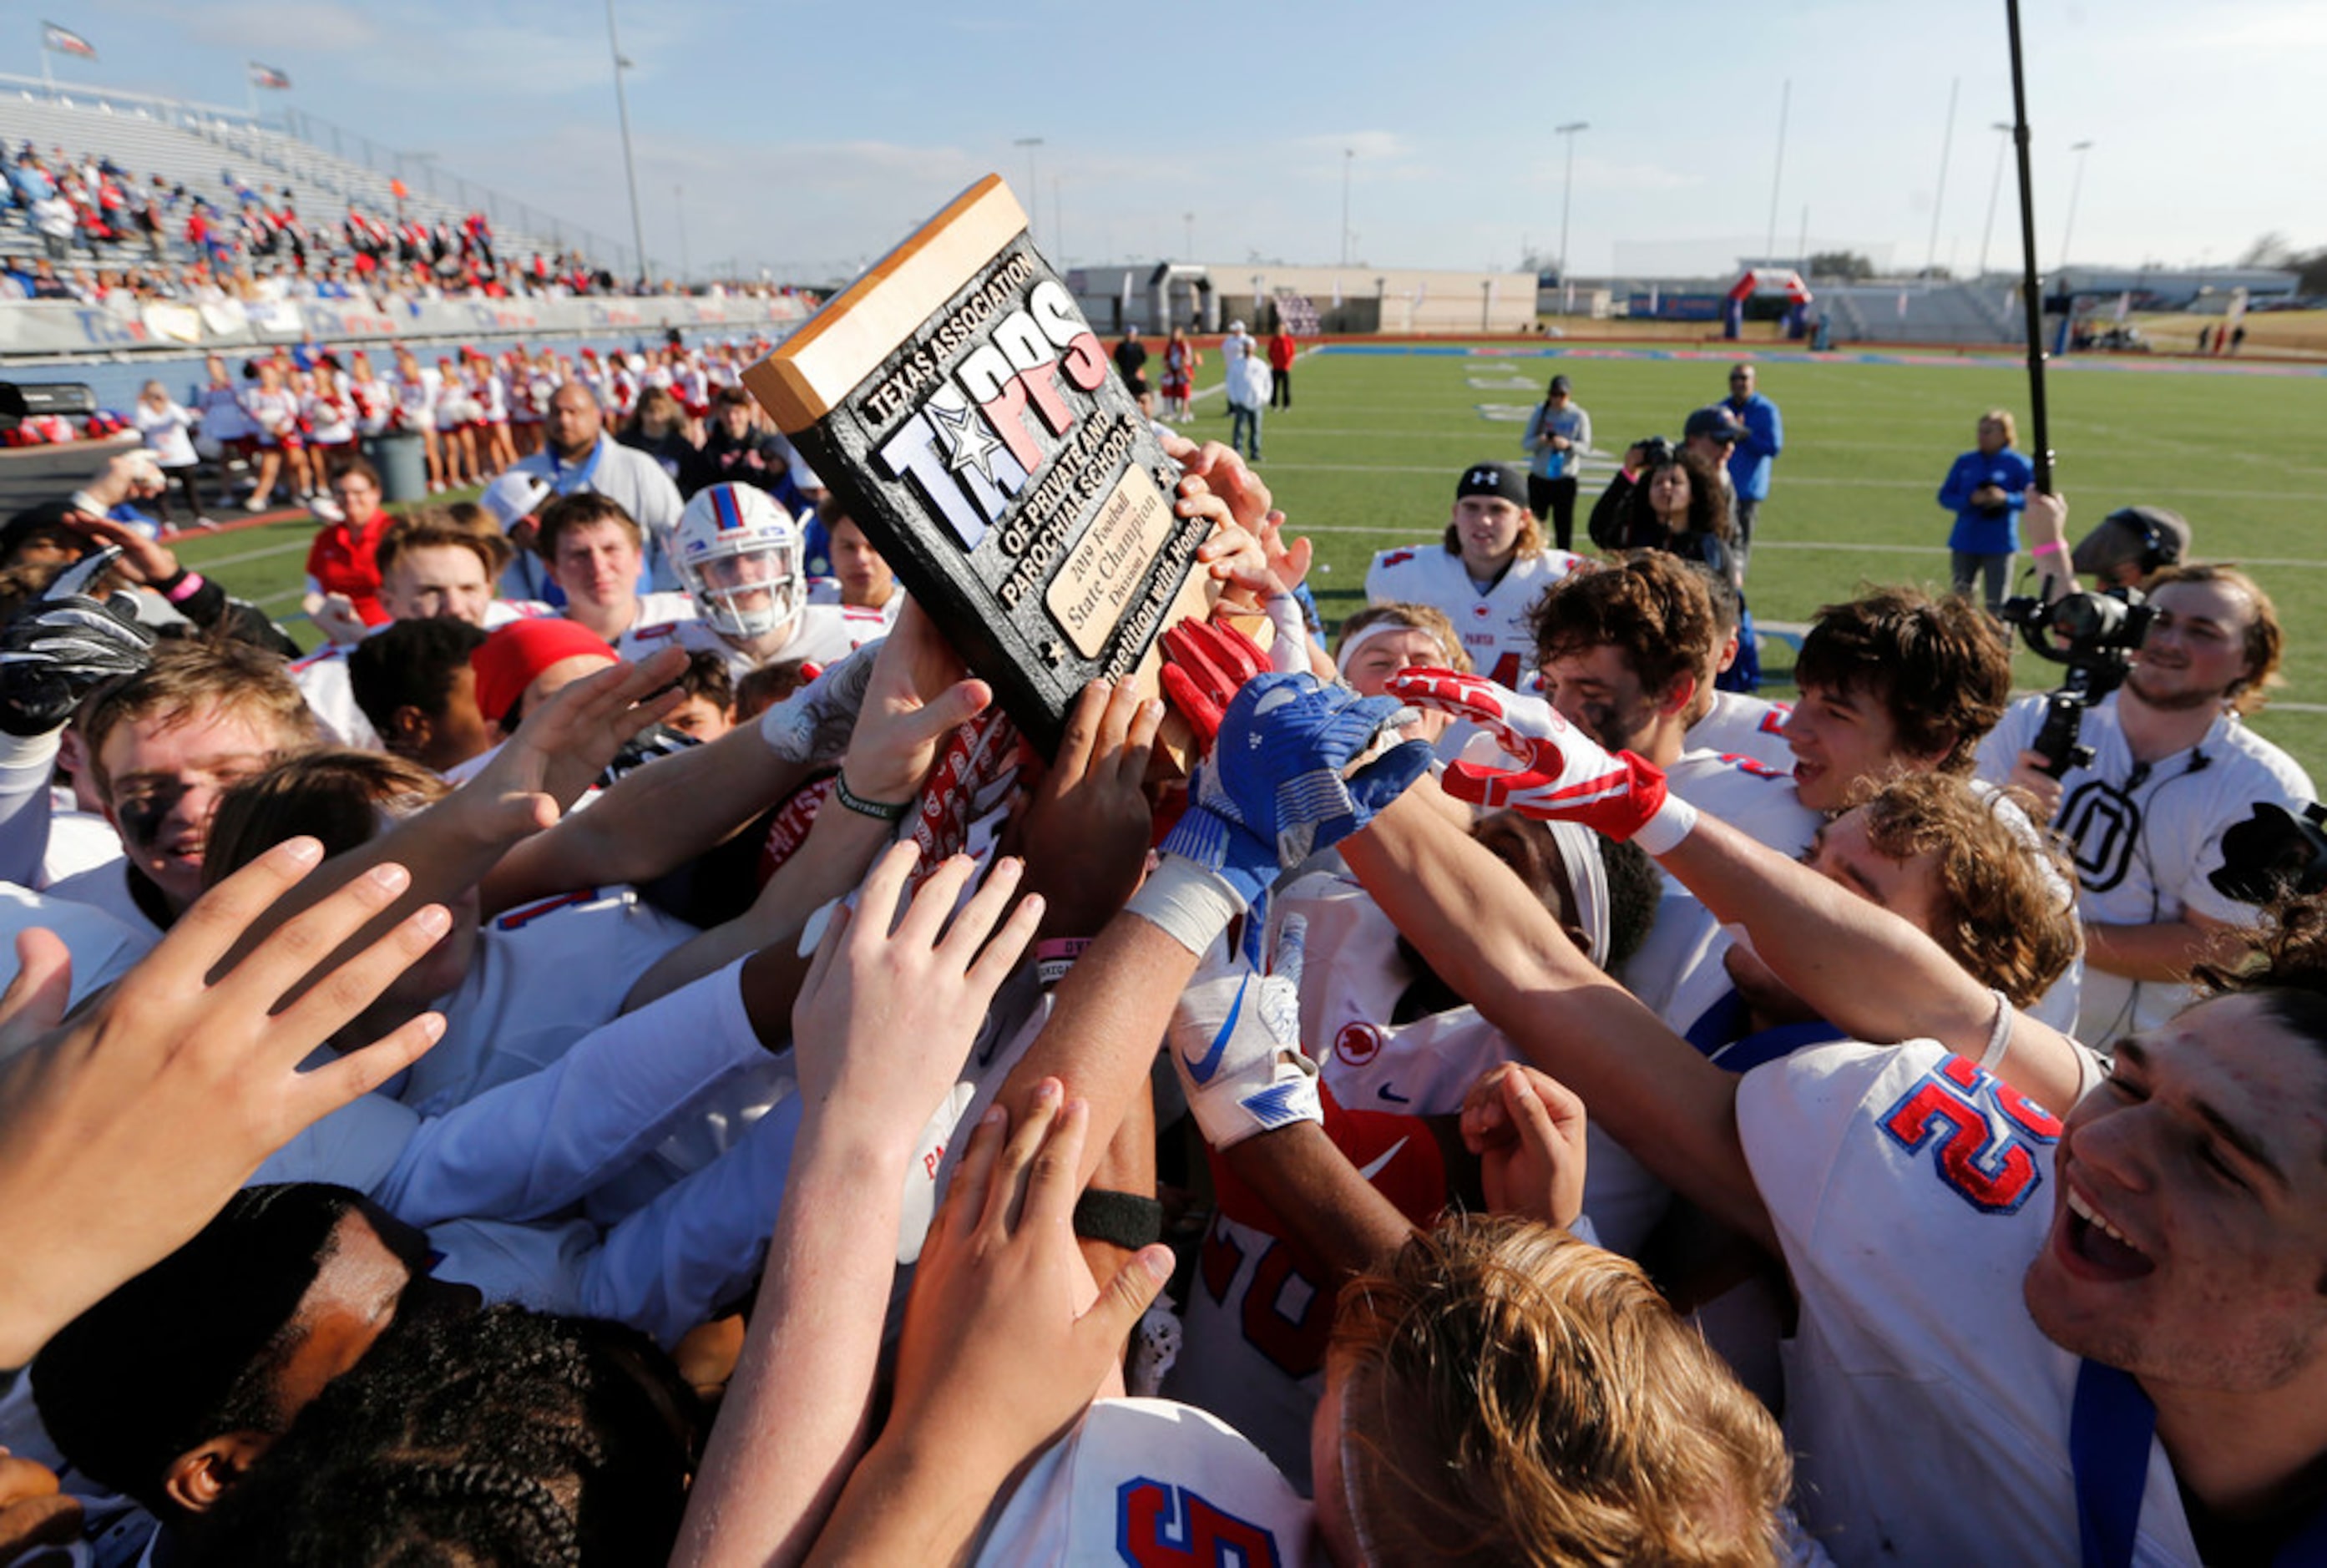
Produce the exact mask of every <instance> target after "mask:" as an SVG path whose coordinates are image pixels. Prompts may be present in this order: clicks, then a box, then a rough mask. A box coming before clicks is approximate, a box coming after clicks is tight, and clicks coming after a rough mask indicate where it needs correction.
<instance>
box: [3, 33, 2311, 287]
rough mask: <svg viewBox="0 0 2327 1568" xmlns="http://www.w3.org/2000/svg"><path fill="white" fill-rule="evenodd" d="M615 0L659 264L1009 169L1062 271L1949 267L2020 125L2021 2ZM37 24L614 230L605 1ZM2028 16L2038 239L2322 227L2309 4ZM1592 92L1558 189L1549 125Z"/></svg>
mask: <svg viewBox="0 0 2327 1568" xmlns="http://www.w3.org/2000/svg"><path fill="white" fill-rule="evenodd" d="M615 14H616V17H617V21H618V24H619V26H620V29H621V47H622V51H623V53H624V54H625V55H626V56H628V57H629V58H630V59H631V61H633V69H632V70H631V71H629V72H628V73H626V79H627V84H628V92H629V99H630V114H631V131H632V137H633V142H634V145H635V149H636V157H637V164H638V183H639V195H640V207H641V210H642V215H643V219H644V229H645V231H646V236H647V248H648V251H649V253H650V256H651V257H653V258H654V261H655V263H656V265H657V267H658V269H659V270H664V271H674V272H675V271H677V270H678V266H679V262H680V258H681V253H682V235H683V237H684V247H683V248H684V254H685V257H686V260H687V263H688V264H689V266H690V268H691V270H692V271H693V272H695V273H696V274H697V275H701V274H704V273H706V272H714V271H725V272H740V273H743V274H744V275H752V274H756V272H757V271H758V270H759V269H760V268H762V267H765V268H768V269H771V271H773V272H774V273H775V274H776V275H778V276H779V277H780V278H782V279H786V280H798V281H804V282H821V281H827V280H829V279H832V278H836V277H845V276H847V275H853V274H854V273H855V271H856V270H858V269H860V268H861V267H862V266H864V265H865V264H866V263H867V262H868V261H870V260H871V259H872V258H873V257H877V256H878V255H880V254H881V253H882V252H883V251H884V250H886V249H887V248H888V247H890V246H892V245H893V244H894V243H895V242H896V241H897V240H898V239H900V238H902V237H903V236H904V235H905V234H907V233H909V232H911V229H913V228H914V227H915V226H916V225H918V224H919V223H920V222H921V220H922V219H925V218H926V217H928V216H929V215H930V213H931V212H933V211H934V210H937V209H938V208H939V207H940V206H941V205H943V204H944V202H945V201H948V200H949V199H950V198H951V197H952V196H953V195H955V194H956V193H957V192H958V191H960V190H961V189H962V188H963V187H964V186H966V185H967V184H968V183H969V182H972V181H973V180H975V179H977V178H978V177H979V176H981V175H983V174H986V173H995V172H998V173H1001V174H1003V175H1004V176H1005V178H1006V179H1007V180H1008V181H1009V182H1011V184H1012V185H1013V187H1014V188H1015V189H1017V190H1018V191H1019V193H1020V197H1021V200H1022V201H1025V200H1026V198H1027V196H1028V194H1029V191H1030V187H1031V191H1032V193H1033V196H1034V198H1035V200H1033V201H1028V202H1027V204H1028V205H1029V206H1030V207H1031V208H1033V211H1034V229H1035V239H1036V241H1037V243H1038V244H1039V245H1040V246H1041V247H1042V249H1043V251H1044V252H1045V253H1046V254H1047V255H1049V256H1050V257H1051V259H1052V261H1053V262H1054V263H1057V264H1059V265H1061V266H1080V265H1085V264H1097V263H1101V262H1107V261H1133V262H1143V263H1145V262H1152V261H1154V260H1158V259H1162V258H1165V257H1188V256H1190V255H1191V254H1192V255H1193V256H1194V257H1195V258H1196V259H1199V260H1204V261H1210V262H1214V263H1237V264H1245V263H1249V262H1273V263H1285V264H1336V263H1338V262H1340V261H1341V259H1342V258H1343V256H1344V252H1345V250H1346V254H1347V257H1348V258H1349V260H1350V265H1351V266H1353V267H1360V266H1377V267H1378V266H1445V267H1465V268H1472V267H1498V268H1512V267H1517V266H1520V265H1521V261H1522V257H1525V256H1528V255H1530V254H1534V255H1538V256H1541V257H1547V258H1548V257H1556V255H1557V254H1558V252H1559V249H1560V236H1561V226H1562V218H1563V205H1564V204H1565V212H1566V217H1567V224H1568V235H1569V240H1568V245H1567V250H1568V253H1569V255H1570V256H1571V257H1573V260H1574V270H1575V272H1576V273H1577V274H1578V275H1586V276H1589V275H1602V274H1606V273H1610V272H1624V273H1634V274H1643V275H1645V274H1650V273H1663V274H1668V275H1672V274H1687V273H1710V272H1716V271H1719V270H1723V269H1724V268H1726V267H1727V266H1730V265H1731V264H1732V263H1733V262H1734V259H1735V258H1736V257H1739V256H1742V255H1760V254H1765V253H1766V252H1767V247H1769V242H1770V239H1771V234H1772V232H1774V234H1775V236H1776V245H1775V247H1774V249H1775V252H1776V253H1778V254H1781V255H1787V256H1791V255H1795V254H1798V250H1797V246H1798V243H1799V240H1800V239H1801V238H1803V237H1804V236H1805V235H1806V236H1807V238H1808V249H1809V250H1813V251H1815V250H1826V249H1836V248H1848V249H1855V250H1859V251H1862V252H1864V253H1866V254H1868V255H1870V256H1872V257H1874V259H1876V260H1877V261H1878V262H1882V263H1886V264H1888V266H1890V267H1892V268H1894V269H1896V270H1900V271H1912V270H1914V269H1915V268H1918V267H1920V266H1923V265H1924V264H1925V262H1926V261H1927V260H1936V261H1937V262H1938V264H1939V265H1940V266H1949V267H1951V268H1952V269H1953V270H1954V271H1956V272H1957V273H1958V274H1962V273H1967V272H1969V271H1972V270H1975V269H1976V268H1977V266H1978V264H1979V260H1980V257H1981V256H1982V254H1983V250H1984V249H1985V250H1986V252H1987V254H1988V258H1989V263H1990V265H1991V266H1995V267H2004V266H2012V265H2015V264H2016V257H2017V251H2016V243H2017V242H2016V233H2017V227H2016V218H2015V215H2014V210H2013V201H2014V197H2013V186H2012V182H2011V174H2010V170H2009V166H2008V161H2007V164H2006V167H2005V181H2004V187H2003V191H2004V194H2003V201H2001V203H1999V204H1998V208H1997V211H1996V216H1995V222H1994V226H1993V229H1992V231H1990V229H1989V228H1988V221H1987V214H1988V210H1989V197H1990V192H1991V191H1992V190H1993V189H1994V188H1995V187H1994V178H1995V171H1996V168H1997V166H1998V165H1997V156H1998V151H1999V149H2000V148H2001V147H2002V146H2003V145H2004V144H2005V137H2004V136H2003V135H2000V134H1999V133H1997V132H1996V131H1995V130H1994V129H1992V128H1991V127H1992V126H1993V125H1994V124H1995V122H1997V121H2008V120H2009V119H2010V118H2011V117H2012V116H2011V108H2012V102H2011V81H2010V75H2009V62H2008V56H2007V52H2006V41H2005V21H2004V5H2003V4H2002V0H1981V3H1970V0H1965V3H1947V4H1933V5H1903V4H1899V3H1896V0H1855V3H1850V4H1826V5H1818V4H1808V3H1793V0H1763V3H1762V4H1760V5H1752V6H1738V5H1715V4H1711V3H1701V0H1672V3H1669V4H1662V5H1656V6H1654V7H1649V6H1642V5H1603V6H1597V7H1583V6H1576V5H1567V4H1564V3H1560V0H1534V3H1532V4H1505V3H1503V0H1491V3H1489V0H1460V3H1458V4H1455V5H1441V6H1417V5H1411V4H1399V5H1387V4H1381V3H1379V0H1346V3H1344V4H1340V5H1322V4H1311V3H1308V0H1282V3H1278V4H1266V3H1264V4H1258V5H1255V4H1249V3H1248V4H1214V3H1211V0H1193V3H1189V4H1179V5H1166V6H1161V7H1154V8H1143V9H1140V10H1136V11H1134V10H1130V9H1126V8H1123V7H1117V6H1108V5H1064V4H1058V3H1055V0H1018V3H1017V4H1015V5H984V6H981V5H967V4H963V3H961V0H952V3H950V4H935V3H931V0H886V3H864V0H860V3H859V4H855V5H831V4H817V5H802V4H796V3H794V0H757V3H754V0H654V3H650V0H615ZM43 18H45V19H47V20H50V21H53V22H55V23H59V24H61V25H62V26H66V27H70V28H71V29H73V30H75V31H76V32H79V33H81V34H83V35H84V36H86V37H87V38H88V39H89V41H90V42H92V43H94V44H95V45H96V46H97V48H98V52H99V56H100V58H99V60H98V61H97V62H96V63H94V64H92V63H90V62H88V61H79V60H74V59H69V58H64V57H52V59H51V64H52V65H53V68H54V70H55V71H56V73H57V76H58V78H59V79H60V80H61V81H62V82H67V83H70V82H82V83H88V84H92V85H98V86H104V87H110V88H119V89H135V90H144V91H154V92H161V93H166V94H170V95H173V96H179V97H184V98H196V99H201V100H204V101H210V102H216V103H224V104H229V105H235V106H239V105H241V104H243V103H244V102H245V100H246V98H247V89H246V88H245V85H244V83H245V71H244V66H245V62H246V61H252V60H257V61H264V62H265V63H266V64H268V65H271V66H275V67H276V68H278V69H280V70H284V71H285V72H287V73H288V74H289V76H290V77H291V79H292V83H293V88H292V90H291V91H289V92H288V93H269V94H266V95H264V98H265V99H266V106H265V107H267V108H268V109H269V111H270V112H272V111H274V110H276V109H279V108H280V107H282V106H283V105H285V104H286V103H287V104H288V105H289V106H291V107H295V108H297V109H299V110H301V111H303V112H304V113H305V114H308V115H311V116H314V117H319V118H322V119H324V120H328V121H329V122H332V123H334V124H337V125H339V126H342V127H344V129H345V130H346V131H347V132H349V133H360V134H361V135H367V136H369V137H370V138H372V139H373V140H374V141H375V142H377V143H379V144H381V145H385V146H392V147H397V148H399V149H402V150H404V151H406V152H407V153H425V154H433V155H434V156H435V162H436V167H438V168H439V169H442V170H444V171H447V172H450V173H456V174H458V175H460V176H462V177H464V178H466V179H469V180H472V181H476V182H482V183H483V184H485V185H488V186H491V187H493V188H495V189H497V190H499V191H502V192H503V193H505V194H506V195H509V196H511V197H515V198H517V199H519V200H522V201H527V202H528V203H529V204H531V205H533V206H534V207H536V208H538V209H542V210H547V211H551V212H555V213H556V214H558V215H559V216H560V217H561V218H563V219H565V221H567V222H568V223H570V224H575V225H579V226H582V227H584V228H585V229H590V230H593V231H594V232H596V233H598V234H601V235H604V236H609V237H612V238H613V239H614V240H615V241H617V242H619V243H621V245H623V246H624V247H627V246H628V243H629V239H630V236H631V209H630V205H629V202H628V200H627V196H626V191H625V184H624V180H623V174H622V163H621V135H620V132H619V129H618V126H617V123H616V115H615V102H614V89H613V80H612V68H611V65H610V57H609V49H608V42H607V33H606V18H605V14H604V11H603V6H602V5H597V4H592V3H590V0H502V3H494V0H394V3H393V4H378V5H369V4H353V3H350V0H42V3H41V5H40V6H39V7H38V8H37V9H35V8H32V7H28V6H25V5H11V6H9V7H8V8H7V14H6V15H5V19H0V39H5V43H6V47H5V48H0V70H8V71H12V72H15V73H18V74H23V75H38V74H39V72H40V69H41V59H40V56H39V53H38V51H37V49H36V42H37V35H38V32H39V23H40V21H41V20H42V19H43ZM2023 28H2024V38H2025V47H2026V51H2027V60H2028V94H2029V120H2030V126H2031V130H2032V141H2031V149H2032V157H2033V185H2034V191H2035V206H2036V232H2037V244H2038V254H2039V260H2040V263H2041V265H2042V266H2045V267H2047V268H2049V267H2051V266H2055V265H2057V264H2058V263H2059V261H2060V259H2061V247H2062V245H2063V243H2064V241H2067V242H2068V243H2069V244H2070V249H2071V251H2072V253H2073V257H2074V259H2075V260H2076V261H2077V262H2079V263H2082V264H2092V265H2104V264H2105V265H2126V266H2136V265H2141V264H2144V263H2155V264H2160V265H2167V266H2180V265H2198V264H2202V263H2206V262H2211V263H2213V264H2216V265H2221V264H2225V263H2227V262H2229V261H2230V260H2231V259H2233V258H2234V257H2237V256H2238V254H2239V253H2241V252H2242V251H2244V250H2245V249H2246V248H2247V247H2248V246H2249V245H2251V244H2252V243H2253V242H2254V241H2255V240H2256V239H2257V237H2259V236H2261V235H2264V234H2266V233H2268V232H2272V231H2278V232H2282V233H2285V235H2286V236H2287V237H2288V238H2290V239H2291V240H2292V241H2293V242H2294V244H2295V245H2296V246H2297V247H2299V248H2310V247H2317V246H2322V245H2327V201H2322V197H2323V196H2327V116H2322V115H2320V114H2318V113H2317V112H2316V111H2315V107H2314V104H2315V83H2316V82H2318V81H2319V80H2321V79H2327V5H2319V4H2317V3H2316V0H2252V3H2247V0H2210V4H2208V5H2204V6H2202V7H2192V6H2188V5H2180V4H2167V3H2164V0H2081V3H2078V4H2070V3H2065V0H2027V3H2026V4H2025V5H2023ZM1789 84H1790V85H1789ZM1951 90H1952V91H1954V92H1955V94H1956V98H1957V104H1956V109H1955V116H1954V132H1953V135H1952V136H1949V135H1946V128H1947V125H1948V113H1949V95H1950V92H1951ZM1781 102H1782V104H1783V108H1784V118H1785V134H1784V140H1783V155H1782V161H1781V160H1780V135H1779V130H1780V107H1781ZM1577 121H1581V122H1584V123H1585V124H1586V125H1587V126H1588V128H1587V129H1585V130H1584V131H1581V132H1578V133H1576V134H1575V135H1574V136H1573V138H1572V141H1573V154H1574V177H1573V181H1572V182H1570V181H1569V179H1568V177H1567V153H1568V151H1569V141H1570V138H1564V137H1562V136H1560V135H1556V132H1555V130H1554V127H1555V126H1560V125H1563V124H1569V123H1573V122H1577ZM5 127H6V117H5V106H0V131H5ZM1025 138H1040V139H1041V145H1039V146H1034V147H1031V148H1030V147H1026V146H1022V145H1018V144H1019V143H1020V142H1021V141H1022V139H1025ZM2086 141H2089V142H2090V143H2091V144H2092V145H2091V146H2090V148H2089V151H2088V152H2086V153H2085V154H2073V153H2071V151H2070V147H2071V146H2072V145H2073V144H2075V143H2078V142H2086ZM347 145H350V146H351V145H353V144H352V141H350V143H348V144H347ZM1943 149H1944V154H1945V160H1946V168H1945V180H1944V184H1942V182H1941V161H1942V154H1943ZM1030 156H1031V159H1032V165H1031V175H1030V164H1029V159H1030ZM2080 157H2081V159H2082V161H2083V163H2084V170H2083V180H2082V183H2081V188H2080V189H2077V169H2078V163H2079V158H2080ZM416 166H417V165H415V167H416ZM1773 182H1774V185H1775V189H1774V192H1773ZM2072 191H2073V192H2074V195H2075V204H2074V216H2073V232H2072V234H2071V232H2070V221H2071V219H2070V199H2071V194H2072ZM1345 193H1346V198H1347V203H1348V220H1347V224H1346V226H1345V225H1344V222H1343V217H1342V214H1343V201H1344V196H1345ZM1773 194H1774V213H1775V221H1774V223H1773V221H1772V211H1773V200H1772V198H1773ZM1935 207H1936V212H1937V225H1936V234H1935V232H1934V212H1935ZM1191 240H1192V245H1191Z"/></svg>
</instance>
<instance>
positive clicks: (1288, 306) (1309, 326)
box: [1274, 288, 1318, 338]
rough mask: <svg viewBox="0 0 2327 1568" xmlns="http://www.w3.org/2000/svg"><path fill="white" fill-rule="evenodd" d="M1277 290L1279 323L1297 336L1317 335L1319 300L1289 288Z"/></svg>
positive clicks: (1310, 336)
mask: <svg viewBox="0 0 2327 1568" xmlns="http://www.w3.org/2000/svg"><path fill="white" fill-rule="evenodd" d="M1274 292H1275V294H1276V320H1277V323H1278V324H1279V325H1280V326H1282V327H1283V328H1284V329H1285V331H1288V332H1291V333H1292V334H1293V335H1294V337H1296V338H1313V337H1315V336H1316V335H1317V331H1318V327H1317V302H1316V301H1314V300H1313V299H1311V298H1310V297H1309V296H1308V295H1307V294H1301V293H1298V292H1296V291H1294V290H1293V289H1289V288H1280V289H1277V290H1276V291H1274Z"/></svg>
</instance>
